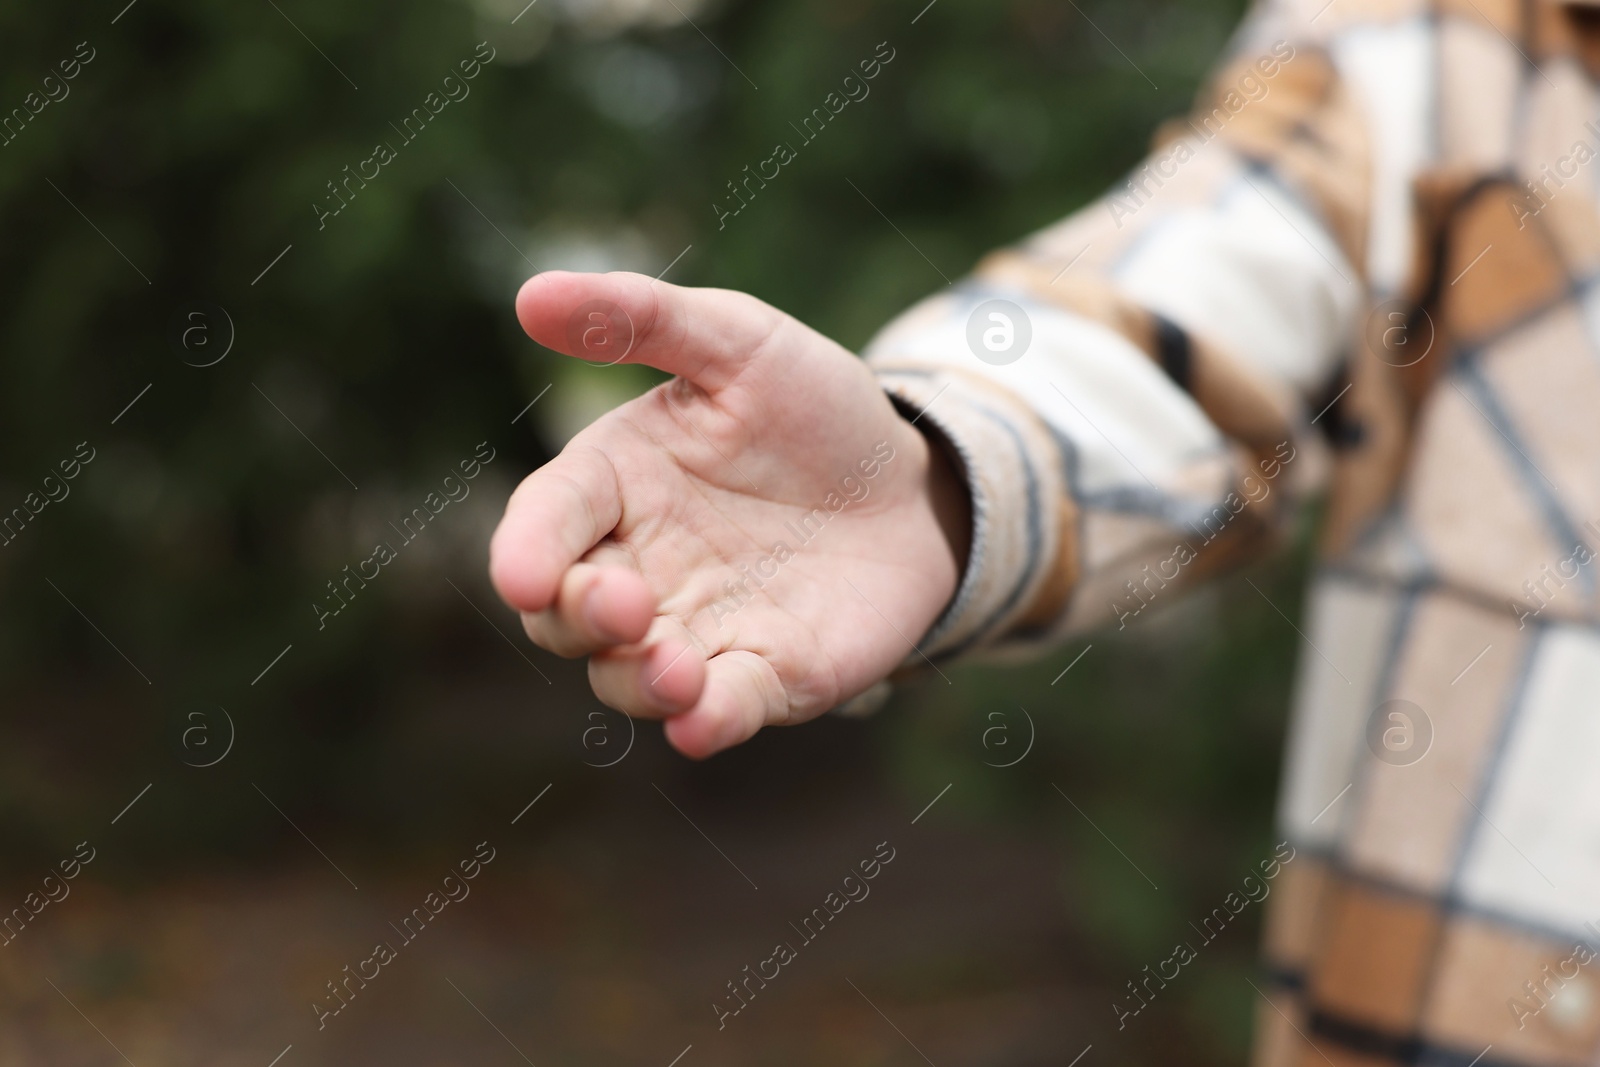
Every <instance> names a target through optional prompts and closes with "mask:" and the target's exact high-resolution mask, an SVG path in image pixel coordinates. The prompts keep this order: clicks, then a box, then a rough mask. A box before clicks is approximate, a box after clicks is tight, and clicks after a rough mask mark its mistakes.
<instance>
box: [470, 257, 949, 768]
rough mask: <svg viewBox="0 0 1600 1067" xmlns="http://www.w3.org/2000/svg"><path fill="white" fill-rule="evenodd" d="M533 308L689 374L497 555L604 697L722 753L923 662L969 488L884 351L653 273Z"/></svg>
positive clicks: (598, 433)
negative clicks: (908, 404) (855, 346)
mask: <svg viewBox="0 0 1600 1067" xmlns="http://www.w3.org/2000/svg"><path fill="white" fill-rule="evenodd" d="M517 315H518V318H519V319H520V320H521V322H522V325H523V328H524V329H526V330H527V332H528V334H529V336H531V337H532V338H534V340H536V341H538V342H540V343H541V344H543V345H545V346H546V347H549V348H553V349H556V350H557V351H560V352H564V353H566V354H568V355H573V356H579V357H581V358H587V359H590V360H599V361H601V362H605V363H610V362H614V361H621V362H629V363H644V364H648V365H649V366H652V367H657V368H659V369H661V370H664V371H667V372H668V373H671V374H674V375H676V377H675V378H673V379H672V380H671V381H669V382H667V383H665V384H663V385H661V386H658V387H657V388H655V389H653V390H651V391H650V392H648V393H646V394H645V395H644V396H641V397H639V398H638V399H636V400H632V401H630V402H629V403H627V404H625V405H623V406H622V407H620V408H617V409H616V410H615V411H612V412H610V413H609V414H607V415H605V416H604V417H602V418H601V419H600V420H599V421H597V422H595V423H594V424H593V425H591V426H590V427H588V428H587V429H586V430H584V431H583V432H582V433H580V434H579V435H578V436H577V437H575V438H574V439H573V440H572V442H571V443H570V444H568V446H567V447H566V448H565V449H564V450H563V451H562V453H561V455H560V456H558V457H557V458H556V459H554V460H553V461H551V462H550V463H549V464H547V465H546V466H544V467H543V468H541V469H540V470H538V471H536V472H535V473H534V474H532V475H531V476H529V477H528V478H527V479H526V480H525V481H524V482H523V483H522V485H521V486H520V487H519V488H518V489H517V491H516V492H515V493H514V494H513V495H512V498H511V501H510V503H509V504H508V505H507V508H506V515H505V518H504V519H503V520H502V521H501V523H500V527H499V529H498V530H497V531H496V532H495V536H494V540H493V542H492V544H491V546H490V573H491V576H492V578H493V580H494V583H495V587H496V588H497V589H498V590H499V592H500V595H501V596H502V597H503V598H504V599H505V600H506V602H507V603H508V604H510V605H511V606H512V607H513V608H515V609H516V610H518V611H519V612H521V613H522V616H523V623H524V626H525V627H526V629H527V631H528V634H529V636H530V637H531V638H532V639H533V640H534V641H535V642H536V643H537V644H539V645H541V646H542V647H544V648H547V649H549V650H551V651H553V652H556V653H558V654H560V655H564V656H584V655H587V656H590V657H591V658H590V662H589V678H590V683H591V684H592V686H593V687H594V691H595V693H596V695H597V696H599V698H600V699H601V700H602V701H604V702H605V703H607V704H609V705H610V706H612V707H614V708H617V709H618V710H620V711H623V712H626V713H628V714H630V715H634V716H638V717H644V718H656V719H663V720H665V721H666V731H667V737H668V739H669V740H670V741H671V743H672V744H673V745H674V746H675V747H677V748H678V749H679V750H680V751H682V752H683V753H685V754H686V755H689V756H692V757H696V758H699V757H704V756H708V755H711V754H712V753H714V752H717V751H720V750H722V749H725V748H727V747H729V746H731V745H735V744H738V743H739V742H741V741H744V740H746V739H747V738H749V737H750V736H751V735H753V734H754V733H755V732H756V731H757V730H759V729H760V728H761V727H762V726H765V725H776V724H785V723H797V722H803V721H805V720H807V719H810V718H814V717H815V716H817V715H819V714H821V713H823V712H825V711H827V710H828V709H830V708H832V707H835V706H836V705H838V704H840V703H842V702H843V701H845V700H848V699H850V698H851V697H854V696H856V695H857V694H860V693H861V692H863V691H865V690H866V689H868V688H869V687H871V686H872V685H873V684H874V683H876V682H877V681H878V680H880V679H882V678H883V677H884V676H885V675H887V674H888V673H889V672H890V671H892V670H893V669H894V668H895V667H896V666H897V665H898V664H899V663H900V662H901V661H902V660H904V659H905V658H906V657H907V656H910V655H913V642H915V641H916V640H918V639H919V638H920V637H921V636H922V635H923V634H924V633H925V632H926V631H927V629H928V627H929V626H930V625H931V624H932V623H933V621H934V620H935V619H936V618H937V616H938V614H939V612H940V611H941V609H943V607H944V606H945V604H946V603H947V602H948V601H949V599H950V597H951V595H952V593H953V591H954V589H955V586H956V582H957V579H958V577H959V571H960V566H961V562H962V561H961V558H960V557H961V555H962V554H963V553H964V537H965V531H964V529H963V528H962V519H963V517H962V515H961V509H962V507H963V506H964V500H962V499H961V498H960V496H959V494H960V492H961V490H960V489H959V488H955V487H954V486H955V479H954V478H953V477H952V476H951V475H950V472H949V470H948V467H947V465H946V461H945V460H944V458H943V456H942V454H941V450H939V449H937V448H933V447H931V446H930V445H929V443H928V441H927V439H925V438H924V437H923V435H922V434H921V433H920V432H918V430H917V429H916V428H915V427H913V426H912V425H911V424H910V423H909V422H908V421H907V420H906V419H904V418H902V417H901V415H900V414H899V413H898V412H897V411H896V410H895V408H894V406H893V405H892V404H891V403H890V402H889V400H888V398H887V397H886V396H885V395H884V393H883V391H882V389H881V388H880V387H879V385H878V384H877V382H876V380H875V379H874V378H873V376H872V374H871V372H870V371H868V370H867V368H866V367H865V366H864V365H863V364H862V363H861V362H860V360H858V359H857V358H856V357H855V356H853V355H852V354H851V353H849V352H848V351H846V350H845V349H843V348H842V347H840V346H839V345H837V344H835V343H834V342H832V341H830V340H828V339H827V338H825V337H823V336H822V335H821V334H818V333H817V332H816V331H814V330H811V329H810V328H808V327H806V326H804V325H802V324H801V323H799V322H798V321H796V320H795V319H793V318H791V317H789V316H787V315H785V314H782V313H781V312H779V311H777V310H775V309H774V308H772V307H770V306H768V305H767V304H764V303H762V302H761V301H759V300H757V299H755V298H754V297H750V296H747V295H744V294H742V293H735V292H729V291H724V290H712V289H683V288H679V287H677V286H672V285H667V284H664V283H661V282H655V281H652V280H650V279H649V278H646V277H644V276H642V275H636V274H603V275H595V274H566V273H554V272H552V273H547V274H542V275H539V276H538V277H536V278H534V279H532V280H531V281H529V282H528V283H527V284H526V285H524V286H523V288H522V291H521V293H520V294H519V295H518V297H517ZM595 373H604V371H603V370H596V372H595Z"/></svg>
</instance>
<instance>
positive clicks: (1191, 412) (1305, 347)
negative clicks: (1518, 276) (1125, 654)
mask: <svg viewBox="0 0 1600 1067" xmlns="http://www.w3.org/2000/svg"><path fill="white" fill-rule="evenodd" d="M1317 6H1320V5H1309V6H1307V5H1301V4H1297V3H1270V4H1266V5H1263V7H1262V8H1261V10H1259V11H1258V12H1257V14H1256V15H1255V16H1254V17H1253V19H1252V20H1251V21H1250V22H1249V23H1247V25H1246V27H1245V29H1244V30H1243V31H1241V34H1240V36H1239V40H1238V42H1237V44H1236V47H1235V49H1234V52H1233V54H1232V56H1231V58H1230V59H1229V60H1228V61H1227V62H1226V63H1225V64H1224V65H1223V66H1222V67H1221V69H1220V70H1219V72H1218V74H1217V75H1216V76H1215V77H1214V78H1213V80H1212V82H1211V83H1210V85H1209V87H1208V89H1207V91H1206V92H1204V93H1203V94H1202V95H1201V98H1200V102H1199V103H1198V104H1197V105H1196V107H1195V110H1194V113H1193V114H1192V116H1190V117H1189V118H1188V119H1185V120H1178V121H1176V122H1173V123H1170V124H1169V125H1168V126H1167V128H1166V129H1164V130H1163V132H1162V134H1161V135H1160V136H1159V137H1158V138H1157V143H1156V147H1155V148H1154V150H1153V152H1152V153H1151V155H1150V156H1149V157H1148V159H1147V160H1145V161H1144V162H1143V163H1142V164H1141V165H1140V166H1138V167H1137V168H1135V170H1134V171H1133V173H1132V174H1131V175H1130V176H1129V179H1128V181H1127V182H1125V183H1123V184H1121V185H1119V186H1118V187H1116V188H1114V189H1113V190H1112V191H1111V192H1110V193H1109V194H1108V195H1107V196H1106V197H1104V198H1103V199H1102V200H1100V201H1098V202H1096V203H1094V204H1092V205H1090V206H1089V207H1087V208H1085V209H1083V210H1082V211H1080V212H1079V213H1077V214H1076V215H1074V216H1073V217H1071V218H1069V219H1068V220H1066V221H1064V222H1062V223H1060V224H1058V225H1056V226H1053V227H1051V228H1049V229H1047V230H1045V231H1043V232H1042V233H1040V234H1037V235H1035V236H1034V237H1032V238H1030V239H1029V240H1027V241H1026V242H1024V243H1023V244H1022V245H1020V246H1019V247H1017V248H1015V249H1013V250H1008V251H1004V252H1001V253H998V254H996V255H994V256H991V257H990V258H989V259H988V260H986V261H985V262H984V263H983V264H981V265H980V267H979V268H978V270H977V271H976V272H975V273H974V276H973V277H972V278H970V279H968V280H967V281H964V282H962V283H960V284H958V285H957V286H956V287H955V288H954V289H953V290H951V291H948V292H946V293H943V294H940V295H938V296H935V297H933V298H931V299H930V300H928V301H926V302H924V303H923V304H921V305H919V306H918V307H916V308H913V309H912V310H911V311H909V312H907V313H906V314H905V315H904V316H902V317H901V318H900V319H899V320H897V321H896V322H895V323H893V324H891V325H890V326H889V327H888V328H887V329H886V330H885V331H884V332H883V334H882V335H881V336H880V337H878V338H877V339H876V340H875V341H874V343H873V344H872V345H871V346H870V348H869V350H868V357H869V362H870V363H871V365H872V366H873V367H874V369H875V370H876V371H877V372H878V374H879V376H880V379H881V380H882V381H883V382H884V384H885V386H886V387H887V388H889V389H890V390H891V391H892V392H893V393H894V394H895V395H896V396H897V397H898V398H900V400H901V401H902V403H903V404H905V405H906V406H907V407H909V408H911V409H913V410H916V411H920V412H922V414H921V416H920V417H919V418H918V424H919V426H931V427H932V428H935V429H936V430H937V431H938V433H939V435H940V436H941V437H943V438H945V439H947V440H949V441H950V442H952V443H953V444H954V447H955V450H956V452H957V453H958V455H959V456H960V458H961V461H962V467H963V470H964V474H965V477H966V480H967V483H968V486H969V491H970V496H971V500H972V506H973V514H974V530H973V544H972V550H971V554H970V558H969V561H968V565H967V567H966V570H965V574H964V578H963V582H962V586H961V588H960V590H959V592H958V594H957V596H956V599H955V601H954V602H953V604H952V605H951V608H950V609H949V610H948V611H947V612H946V613H945V614H944V615H943V616H942V618H941V619H940V621H939V623H938V624H937V625H936V627H935V629H934V630H933V632H932V633H930V634H929V635H928V639H927V641H926V642H925V643H924V645H923V649H924V651H926V652H928V653H929V654H930V655H934V656H938V655H940V654H958V653H961V652H964V651H967V650H970V649H975V648H981V647H994V646H1001V647H1005V648H1008V649H1014V650H1022V651H1026V650H1028V649H1030V648H1032V649H1040V648H1045V647H1049V646H1050V645H1052V644H1053V643H1055V642H1057V641H1059V640H1060V639H1061V637H1062V636H1063V635H1064V634H1065V633H1067V632H1069V631H1072V630H1077V629H1082V628H1086V627H1089V626H1093V625H1099V624H1103V623H1106V622H1117V623H1120V625H1122V626H1128V625H1132V624H1133V623H1134V620H1135V619H1137V618H1138V617H1139V616H1140V615H1141V614H1142V613H1143V611H1144V610H1145V608H1146V607H1149V606H1152V605H1154V604H1157V603H1164V602H1170V601H1171V600H1172V599H1174V598H1175V597H1176V596H1177V595H1178V593H1179V592H1180V591H1181V590H1182V589H1183V588H1184V587H1186V586H1189V585H1191V584H1192V583H1193V582H1194V581H1195V580H1196V579H1197V578H1200V577H1202V576H1204V575H1206V574H1210V573H1214V572H1215V571H1216V570H1218V569H1219V568H1222V567H1226V566H1228V565H1230V564H1232V563H1235V562H1238V561H1241V560H1244V559H1247V558H1250V557H1252V556H1253V555H1255V554H1257V553H1259V552H1261V551H1262V550H1263V549H1265V548H1266V547H1268V546H1270V545H1271V544H1272V543H1273V542H1274V541H1275V539H1276V535H1277V534H1278V533H1279V532H1280V531H1281V530H1282V528H1283V527H1284V526H1285V524H1286V519H1287V518H1288V516H1290V515H1291V514H1293V513H1294V511H1295V509H1294V508H1293V506H1292V504H1293V502H1294V501H1295V500H1296V499H1297V498H1299V497H1300V496H1302V495H1303V493H1304V492H1305V490H1306V489H1307V488H1309V487H1311V486H1314V485H1316V484H1318V483H1319V482H1320V481H1322V480H1323V478H1324V473H1325V468H1326V466H1327V463H1326V455H1325V454H1324V450H1323V449H1322V448H1321V447H1319V441H1318V439H1317V438H1316V437H1315V436H1314V435H1313V427H1312V426H1311V422H1312V420H1314V419H1317V418H1318V416H1319V415H1320V414H1321V413H1322V411H1323V409H1324V408H1325V407H1326V405H1327V404H1328V403H1329V402H1330V401H1332V400H1333V399H1334V398H1335V397H1336V396H1337V395H1339V393H1340V391H1341V390H1342V388H1343V387H1344V386H1345V385H1346V384H1348V380H1347V378H1346V377H1345V373H1346V371H1345V367H1346V363H1345V355H1346V353H1347V351H1348V350H1349V349H1350V347H1351V346H1352V344H1353V343H1357V342H1359V341H1360V333H1361V325H1362V324H1361V312H1362V310H1364V308H1365V307H1366V305H1367V300H1368V297H1367V293H1368V290H1369V285H1370V286H1371V287H1373V288H1378V289H1380V290H1381V289H1388V290H1390V291H1391V292H1392V291H1393V290H1394V289H1396V288H1398V287H1399V285H1400V284H1401V281H1402V278H1403V277H1404V275H1405V273H1406V266H1407V264H1406V263H1405V261H1404V260H1405V251H1406V250H1407V249H1408V248H1409V244H1408V242H1409V241H1410V239H1411V238H1410V232H1409V225H1408V222H1409V220H1408V219H1407V218H1405V213H1404V211H1403V210H1401V209H1402V208H1403V207H1404V205H1405V204H1406V202H1407V201H1406V199H1405V198H1406V196H1407V194H1408V192H1409V179H1410V176H1411V171H1414V170H1415V167H1416V164H1415V161H1414V159H1412V158H1410V157H1408V155H1407V153H1406V151H1405V150H1404V142H1403V139H1402V138H1403V124H1404V123H1405V122H1407V121H1410V119H1411V115H1412V113H1413V112H1415V111H1420V104H1421V100H1420V98H1418V99H1416V100H1408V99H1407V97H1406V94H1405V92H1404V91H1402V90H1403V85H1401V88H1400V89H1395V90H1393V91H1391V90H1390V89H1389V88H1386V87H1385V80H1386V79H1388V80H1393V81H1395V82H1396V83H1397V84H1400V83H1406V82H1409V81H1413V80H1414V81H1415V82H1416V83H1418V84H1420V83H1421V75H1420V71H1419V72H1417V77H1416V78H1415V79H1411V78H1410V73H1411V72H1407V71H1404V70H1399V69H1394V70H1391V69H1389V68H1386V67H1385V65H1384V64H1383V63H1382V62H1377V61H1376V60H1375V58H1374V56H1373V55H1369V54H1367V53H1365V52H1363V51H1362V50H1361V49H1362V48H1363V47H1365V46H1364V45H1363V44H1361V43H1360V41H1359V35H1358V36H1357V42H1358V43H1357V44H1356V45H1355V46H1354V47H1353V48H1344V50H1342V51H1341V50H1339V49H1338V48H1336V49H1334V50H1332V51H1330V50H1327V49H1324V48H1323V47H1322V46H1321V45H1320V44H1319V34H1318V32H1317V29H1316V27H1315V26H1313V25H1312V24H1311V23H1310V17H1311V16H1314V15H1316V13H1317V12H1316V7H1317ZM1322 21H1323V22H1324V23H1326V24H1327V25H1326V26H1324V29H1326V28H1328V27H1329V26H1331V25H1332V24H1333V23H1334V17H1333V16H1328V17H1327V18H1325V19H1323V20H1322ZM1378 29H1379V31H1380V32H1378V33H1374V34H1373V35H1372V39H1373V40H1374V41H1379V42H1381V49H1373V51H1375V52H1376V51H1380V50H1381V51H1385V52H1386V58H1387V59H1389V60H1391V61H1395V62H1399V61H1402V60H1404V59H1405V55H1404V50H1403V48H1399V49H1397V48H1396V47H1395V46H1394V45H1393V43H1392V41H1389V40H1387V39H1385V38H1384V35H1383V34H1382V32H1381V30H1382V28H1381V27H1379V28H1378ZM1341 39H1349V35H1341ZM1341 47H1342V46H1341ZM1377 58H1379V59H1381V58H1385V56H1384V55H1379V56H1378V57H1377ZM1352 72H1353V73H1352ZM1374 99H1379V100H1381V101H1382V104H1381V106H1380V107H1375V106H1374V104H1373V103H1372V101H1373V100H1374ZM1412 104H1416V105H1417V107H1415V108H1413V107H1411V106H1410V105H1412ZM1384 108H1387V109H1388V112H1389V113H1388V114H1387V115H1385V114H1384V113H1383V109H1384ZM1397 140H1400V143H1401V145H1402V149H1401V150H1398V151H1397V150H1396V148H1395V142H1396V141H1397ZM1332 421H1333V417H1325V418H1324V420H1323V425H1322V426H1321V427H1320V429H1327V423H1331V422H1332Z"/></svg>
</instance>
